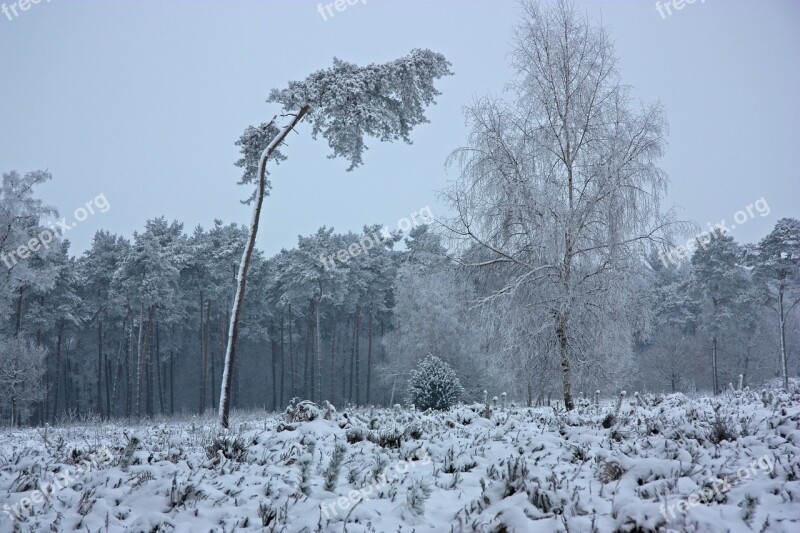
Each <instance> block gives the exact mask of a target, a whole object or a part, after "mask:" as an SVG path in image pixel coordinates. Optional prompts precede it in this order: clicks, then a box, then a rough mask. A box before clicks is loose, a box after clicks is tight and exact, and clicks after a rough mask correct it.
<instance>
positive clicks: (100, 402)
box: [97, 319, 104, 418]
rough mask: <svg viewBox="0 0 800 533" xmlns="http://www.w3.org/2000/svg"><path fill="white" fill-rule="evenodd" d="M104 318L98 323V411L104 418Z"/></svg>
mask: <svg viewBox="0 0 800 533" xmlns="http://www.w3.org/2000/svg"><path fill="white" fill-rule="evenodd" d="M103 370H104V368H103V320H102V319H100V321H99V323H98V325H97V411H98V413H99V414H100V418H103V392H102V391H103Z"/></svg>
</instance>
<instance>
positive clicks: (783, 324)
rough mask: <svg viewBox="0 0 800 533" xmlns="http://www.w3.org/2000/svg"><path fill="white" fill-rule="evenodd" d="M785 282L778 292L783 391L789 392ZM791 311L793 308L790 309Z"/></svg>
mask: <svg viewBox="0 0 800 533" xmlns="http://www.w3.org/2000/svg"><path fill="white" fill-rule="evenodd" d="M783 293H784V288H783V281H782V280H781V286H780V289H779V290H778V315H779V317H780V334H781V370H782V373H783V389H784V390H786V391H788V390H789V361H788V357H787V356H786V316H785V315H784V311H783ZM790 309H791V308H790Z"/></svg>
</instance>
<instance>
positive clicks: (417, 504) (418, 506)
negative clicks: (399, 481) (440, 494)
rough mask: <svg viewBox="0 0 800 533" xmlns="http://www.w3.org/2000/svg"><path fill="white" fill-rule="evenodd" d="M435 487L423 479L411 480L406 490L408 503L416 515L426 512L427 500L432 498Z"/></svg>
mask: <svg viewBox="0 0 800 533" xmlns="http://www.w3.org/2000/svg"><path fill="white" fill-rule="evenodd" d="M432 492H433V489H432V488H431V486H430V485H428V484H427V483H426V482H425V481H424V480H422V479H414V480H412V481H411V485H409V487H408V490H407V491H406V504H407V505H408V509H409V510H410V511H411V512H412V513H414V514H415V515H419V516H421V515H423V514H425V502H426V501H428V498H430V496H431V494H432Z"/></svg>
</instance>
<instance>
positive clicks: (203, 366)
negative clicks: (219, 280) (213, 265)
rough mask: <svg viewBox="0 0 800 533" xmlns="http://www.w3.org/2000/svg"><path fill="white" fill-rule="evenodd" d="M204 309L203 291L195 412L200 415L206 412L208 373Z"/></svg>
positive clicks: (201, 295)
mask: <svg viewBox="0 0 800 533" xmlns="http://www.w3.org/2000/svg"><path fill="white" fill-rule="evenodd" d="M204 307H205V300H204V299H203V291H200V327H199V328H198V334H199V346H198V348H200V399H199V402H198V405H199V407H198V409H197V412H198V413H200V414H201V415H202V414H203V411H205V410H206V380H207V372H208V362H207V360H206V350H205V338H206V335H205V328H206V325H205V322H204V319H203V308H204Z"/></svg>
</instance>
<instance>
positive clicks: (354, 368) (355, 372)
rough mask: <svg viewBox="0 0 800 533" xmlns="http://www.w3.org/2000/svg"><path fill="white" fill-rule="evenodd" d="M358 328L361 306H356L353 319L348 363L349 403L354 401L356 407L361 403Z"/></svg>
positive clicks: (359, 325)
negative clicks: (350, 351) (351, 343)
mask: <svg viewBox="0 0 800 533" xmlns="http://www.w3.org/2000/svg"><path fill="white" fill-rule="evenodd" d="M360 327H361V304H356V314H355V317H354V318H353V359H352V361H351V363H350V372H351V374H350V394H351V396H352V398H351V401H354V402H355V404H356V405H359V404H360V403H361V398H360V393H361V375H360V370H361V361H360V359H359V345H358V344H359V343H358V337H359V334H360ZM354 383H355V393H354V392H353V384H354Z"/></svg>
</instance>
